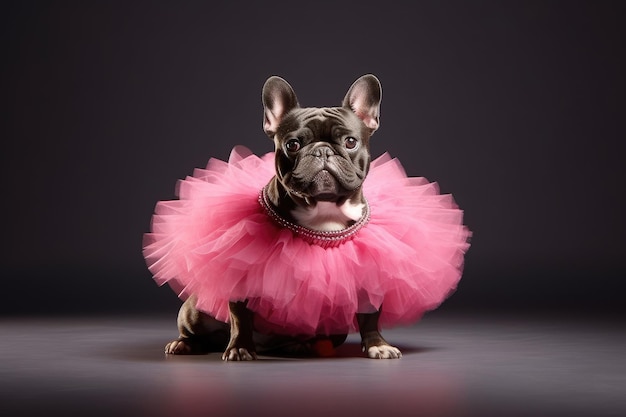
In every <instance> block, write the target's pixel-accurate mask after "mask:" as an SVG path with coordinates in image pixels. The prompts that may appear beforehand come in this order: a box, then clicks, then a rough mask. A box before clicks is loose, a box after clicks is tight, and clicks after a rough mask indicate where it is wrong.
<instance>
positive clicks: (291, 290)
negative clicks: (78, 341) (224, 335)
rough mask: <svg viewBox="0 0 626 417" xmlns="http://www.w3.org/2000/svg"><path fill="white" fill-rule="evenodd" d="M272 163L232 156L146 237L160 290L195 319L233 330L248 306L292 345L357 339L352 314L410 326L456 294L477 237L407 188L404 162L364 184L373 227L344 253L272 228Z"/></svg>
mask: <svg viewBox="0 0 626 417" xmlns="http://www.w3.org/2000/svg"><path fill="white" fill-rule="evenodd" d="M273 175H274V154H273V153H268V154H266V155H264V156H262V157H258V156H256V155H253V154H252V153H251V152H250V151H249V150H248V149H246V148H244V147H236V148H234V149H233V151H232V153H231V155H230V158H229V160H228V162H225V161H221V160H217V159H211V160H210V161H209V162H208V165H207V167H206V168H205V169H196V170H195V171H194V172H193V175H192V176H190V177H187V178H186V179H184V180H181V181H179V183H178V184H177V188H178V189H177V195H178V197H179V199H178V200H172V201H160V202H158V203H157V205H156V208H155V214H154V216H153V218H152V224H151V233H147V234H146V235H145V236H144V246H143V247H144V249H143V253H144V257H145V259H146V262H147V265H148V267H149V269H150V271H151V272H152V274H153V276H154V279H155V281H156V282H157V283H158V284H159V285H162V284H165V283H167V284H169V285H170V286H171V287H172V288H173V289H174V291H176V293H177V294H178V296H179V297H180V298H181V299H183V300H185V299H187V298H188V297H189V296H190V295H191V294H196V295H197V300H198V301H197V308H198V309H199V310H200V311H203V312H205V313H208V314H210V315H211V316H213V317H215V318H217V319H218V320H221V321H224V322H227V321H228V320H229V314H228V302H229V301H243V300H247V301H248V308H250V309H251V310H252V311H254V312H255V320H256V321H255V325H256V327H257V330H259V331H262V332H266V333H277V334H290V335H324V334H326V335H330V334H340V333H350V332H353V331H355V330H356V329H357V328H356V321H355V313H370V312H374V311H376V310H378V309H381V317H380V325H381V326H382V327H390V326H394V325H404V324H410V323H413V322H415V321H416V320H418V319H419V318H420V317H421V316H422V315H423V314H424V312H426V311H428V310H431V309H434V308H436V307H437V306H438V305H439V304H440V303H441V302H442V301H443V300H444V299H445V298H446V297H448V296H449V295H450V294H451V292H452V291H454V289H455V288H456V286H457V283H458V281H459V279H460V278H461V273H462V269H463V259H464V254H465V252H466V251H467V249H468V248H469V243H468V240H469V236H470V233H471V232H470V231H469V230H468V229H467V228H466V227H465V226H464V225H463V212H462V211H461V210H459V209H458V207H457V206H456V204H455V202H454V200H453V198H452V196H451V195H440V194H439V190H438V187H437V184H436V183H429V182H428V181H427V180H426V179H424V178H411V177H407V176H406V174H405V172H404V169H403V168H402V166H401V165H400V163H399V162H398V161H397V160H396V159H392V158H391V157H390V156H389V155H387V154H384V155H382V156H380V157H379V158H377V159H376V160H374V161H372V164H371V168H370V172H369V174H368V177H367V178H366V180H365V183H364V184H363V192H364V195H365V196H366V198H367V200H368V202H369V206H370V212H371V214H370V218H369V221H368V222H367V224H365V225H364V226H363V227H362V228H361V229H359V230H358V232H357V233H355V234H354V235H352V236H351V237H350V238H349V239H347V240H345V241H343V242H342V243H341V244H339V245H331V246H324V245H320V244H316V243H312V242H310V241H307V240H306V239H303V238H302V237H301V236H299V235H298V234H296V233H294V232H293V231H292V230H290V229H288V228H285V227H282V226H281V225H279V224H278V223H277V222H276V221H275V220H274V219H272V218H271V217H270V216H269V215H268V213H267V212H266V210H265V209H264V208H263V206H262V205H261V204H259V191H260V190H261V189H262V188H263V187H264V186H265V185H266V184H267V183H268V182H269V180H270V179H271V178H272V177H273Z"/></svg>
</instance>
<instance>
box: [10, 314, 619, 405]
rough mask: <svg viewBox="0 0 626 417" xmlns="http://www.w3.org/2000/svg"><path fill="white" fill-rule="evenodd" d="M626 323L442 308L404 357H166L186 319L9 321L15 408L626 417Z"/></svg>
mask: <svg viewBox="0 0 626 417" xmlns="http://www.w3.org/2000/svg"><path fill="white" fill-rule="evenodd" d="M623 324H624V323H623V322H619V321H610V322H609V321H606V320H599V319H598V320H579V319H574V318H569V319H568V318H557V317H552V316H551V317H541V318H535V319H529V318H515V317H502V316H498V315H481V316H478V315H476V316H455V315H450V314H437V312H434V313H431V314H430V315H429V316H427V317H426V318H425V319H424V320H423V321H422V322H420V323H418V324H417V325H415V326H413V327H410V328H401V329H394V330H390V331H386V332H385V336H386V337H387V339H388V340H389V341H391V342H392V343H394V344H396V345H398V346H399V347H401V348H402V349H403V352H404V357H403V358H402V359H400V360H371V359H365V358H363V357H361V353H360V351H359V344H358V339H357V338H355V337H353V336H350V337H349V339H348V341H347V343H346V344H345V345H344V346H342V347H341V348H340V349H339V350H338V355H337V357H335V358H330V359H295V358H281V357H268V356H263V357H261V360H259V361H257V362H254V363H222V362H221V361H220V360H219V354H209V355H201V356H187V357H166V356H165V355H164V354H163V353H162V348H163V344H164V343H165V341H167V340H169V339H170V338H172V337H174V336H175V335H176V334H175V333H176V332H175V328H174V318H173V317H171V318H161V317H158V318H138V317H117V318H116V317H109V318H90V319H89V318H84V319H33V318H30V319H15V318H12V319H7V318H5V319H1V320H0V332H1V334H2V339H1V342H0V343H1V344H0V357H1V358H2V359H0V381H1V382H0V389H1V390H0V415H2V416H37V415H40V416H56V415H68V416H69V415H84V416H105V415H110V416H155V417H156V416H184V417H189V416H196V415H198V416H200V415H203V416H294V417H295V416H319V417H326V416H335V415H337V416H353V415H354V416H382V417H385V416H480V417H487V416H568V417H574V416H625V415H626V360H625V359H626V357H625V353H624V352H625V347H626V336H625V333H624V330H623V329H624V326H623Z"/></svg>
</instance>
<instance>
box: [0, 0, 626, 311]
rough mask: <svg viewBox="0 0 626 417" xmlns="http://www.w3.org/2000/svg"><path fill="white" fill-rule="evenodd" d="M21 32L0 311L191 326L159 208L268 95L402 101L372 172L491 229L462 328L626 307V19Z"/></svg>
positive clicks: (157, 19) (480, 233) (483, 12)
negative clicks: (290, 89) (367, 77)
mask: <svg viewBox="0 0 626 417" xmlns="http://www.w3.org/2000/svg"><path fill="white" fill-rule="evenodd" d="M0 16H2V17H1V22H0V30H1V31H2V52H3V53H2V55H3V59H2V61H3V63H2V64H1V65H2V81H1V83H2V84H1V92H0V96H1V97H2V99H1V103H2V106H3V108H2V131H1V132H0V134H1V136H2V139H3V140H2V143H3V146H2V149H3V151H2V164H1V166H2V177H1V178H2V205H1V206H2V208H1V210H2V212H1V214H2V240H3V242H4V244H3V246H4V249H3V251H2V252H1V253H2V255H1V256H2V257H1V262H2V264H1V266H2V294H3V297H2V298H3V301H2V304H1V307H0V312H2V313H3V314H22V313H72V314H75V313H87V312H128V311H140V312H141V311H145V312H151V311H175V309H176V308H177V305H178V300H177V299H176V297H175V296H174V294H173V293H172V292H171V291H170V290H169V289H167V288H158V287H157V286H156V285H155V284H154V283H153V281H152V280H151V277H150V274H149V272H148V271H147V269H146V268H145V264H144V262H143V258H142V255H141V240H142V234H143V233H144V232H146V231H147V230H148V227H149V221H150V216H151V213H152V209H153V207H154V204H155V203H156V201H157V200H161V199H170V198H172V197H173V191H174V185H175V183H176V180H177V179H179V178H182V177H184V176H185V175H188V174H190V173H191V172H192V170H193V168H195V167H199V166H203V165H204V164H205V163H206V161H207V160H208V158H210V157H218V158H221V159H225V158H227V157H228V153H229V150H230V149H231V148H232V147H233V146H234V145H237V144H243V145H246V146H248V147H250V148H251V149H252V150H253V151H254V152H256V153H259V154H260V153H265V152H267V151H270V150H271V146H272V144H271V142H270V141H269V140H268V139H267V138H266V137H265V135H264V134H263V132H262V129H261V120H262V119H261V117H262V113H261V111H262V106H261V101H260V92H261V87H262V85H263V82H264V81H265V79H266V78H267V77H268V76H270V75H274V74H276V75H281V76H283V77H284V78H286V79H287V80H288V81H289V82H290V83H291V84H292V85H293V86H294V88H295V90H296V92H297V94H298V96H299V99H300V102H301V103H302V104H303V105H310V106H323V105H336V104H339V102H340V100H341V99H342V98H343V95H344V94H345V92H346V90H347V89H348V87H349V86H350V84H351V83H352V82H353V81H354V80H355V79H356V78H357V77H359V76H360V75H362V74H364V73H374V74H376V75H377V76H378V77H379V78H380V80H381V82H382V85H383V105H382V117H381V129H380V130H379V131H378V132H377V133H376V135H375V136H374V138H373V145H372V146H373V154H374V156H377V155H379V154H381V153H382V152H384V151H388V152H390V153H391V155H392V156H396V157H399V158H400V160H401V162H402V163H403V164H404V166H405V167H406V169H407V172H408V174H409V175H412V176H425V177H427V178H429V179H430V180H433V181H437V182H439V184H440V186H441V189H442V191H443V192H445V193H453V195H454V196H455V198H456V200H457V202H458V203H459V205H460V206H461V207H462V208H463V209H464V210H465V215H466V223H467V224H468V225H469V227H470V228H471V229H472V230H473V231H474V238H473V246H472V248H471V250H470V251H469V253H468V256H467V261H466V274H465V277H464V279H463V280H462V282H461V285H460V287H459V290H458V292H457V294H455V295H454V296H453V297H452V298H451V299H450V300H449V301H448V302H447V303H446V304H445V306H444V308H449V309H454V308H468V309H483V308H488V309H492V308H505V307H514V308H517V309H522V310H526V311H533V310H535V309H539V308H546V307H556V308H559V309H561V308H562V309H565V308H575V309H577V310H578V311H579V312H584V311H592V310H606V309H608V310H611V311H615V310H618V309H619V308H621V303H620V301H621V300H622V298H623V297H622V293H621V290H622V289H623V280H624V275H625V274H624V272H625V271H624V259H625V253H624V252H625V247H626V246H625V244H624V232H625V231H626V227H625V221H624V211H625V209H626V206H625V204H624V197H623V194H624V180H625V179H626V178H625V177H626V175H625V172H626V170H625V169H624V156H625V154H626V152H625V147H626V146H625V145H624V141H625V139H626V135H625V133H626V129H625V118H624V116H625V110H626V106H625V104H626V103H625V97H626V95H625V93H626V91H625V90H626V89H625V81H624V80H625V77H624V74H625V73H626V65H625V60H624V47H625V45H624V39H625V36H624V35H625V33H624V32H625V29H624V26H625V23H626V22H625V19H624V17H625V14H624V6H623V3H621V2H608V1H604V2H596V1H589V2H581V1H562V2H554V1H528V2H500V1H490V2H465V1H458V2H454V1H433V2H390V1H387V2H372V1H359V2H328V3H326V2H323V1H320V2H282V1H275V2H267V3H266V2H208V1H207V2H78V1H76V2H66V1H57V2H33V1H23V2H12V3H8V4H7V3H3V6H2V12H1V13H0Z"/></svg>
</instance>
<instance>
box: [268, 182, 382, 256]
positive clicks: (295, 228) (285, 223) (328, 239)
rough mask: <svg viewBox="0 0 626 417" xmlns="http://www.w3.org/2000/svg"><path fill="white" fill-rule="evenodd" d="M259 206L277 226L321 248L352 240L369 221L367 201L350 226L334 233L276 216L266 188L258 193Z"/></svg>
mask: <svg viewBox="0 0 626 417" xmlns="http://www.w3.org/2000/svg"><path fill="white" fill-rule="evenodd" d="M259 204H260V205H261V207H263V209H264V210H265V213H266V214H267V215H268V216H269V217H270V218H271V219H272V220H274V221H275V222H276V223H277V224H278V225H280V226H282V227H285V228H287V229H289V230H291V231H292V232H293V233H294V234H296V235H297V236H298V237H300V238H302V239H304V240H305V241H307V242H308V243H311V244H315V245H319V246H321V247H323V248H330V247H336V246H339V245H341V244H342V243H345V242H347V241H348V240H350V239H352V238H353V237H354V236H355V235H356V234H357V232H358V231H359V230H361V228H362V227H363V226H365V225H366V224H367V222H368V221H369V219H370V206H369V204H368V203H367V200H365V213H364V214H363V216H361V218H360V219H359V220H357V222H356V223H354V224H353V225H352V226H350V227H347V228H345V229H342V230H336V231H320V230H313V229H309V228H307V227H304V226H300V225H299V224H296V223H293V222H291V221H289V220H287V219H285V218H284V217H282V216H281V215H280V214H278V213H277V212H276V210H274V207H273V206H272V204H271V202H270V199H269V196H268V195H267V186H265V187H263V189H262V190H261V191H260V192H259Z"/></svg>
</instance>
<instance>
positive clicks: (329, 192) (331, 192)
mask: <svg viewBox="0 0 626 417" xmlns="http://www.w3.org/2000/svg"><path fill="white" fill-rule="evenodd" d="M341 188H342V187H341V186H340V185H339V182H338V181H337V179H336V178H335V177H334V176H333V174H331V173H330V172H329V171H328V170H326V169H323V170H321V171H320V172H318V173H317V174H316V175H315V176H314V177H313V179H312V180H311V183H310V185H309V188H308V190H307V191H308V192H307V194H309V195H310V196H311V197H312V198H314V199H315V200H317V201H337V200H338V199H339V198H340V197H341V194H343V193H342V190H341Z"/></svg>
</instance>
